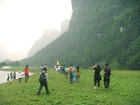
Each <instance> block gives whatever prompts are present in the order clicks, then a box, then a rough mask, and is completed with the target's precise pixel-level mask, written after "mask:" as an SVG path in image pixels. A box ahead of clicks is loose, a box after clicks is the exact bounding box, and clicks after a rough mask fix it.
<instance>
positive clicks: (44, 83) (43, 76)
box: [37, 67, 50, 95]
mask: <svg viewBox="0 0 140 105" xmlns="http://www.w3.org/2000/svg"><path fill="white" fill-rule="evenodd" d="M39 82H40V87H39V89H38V92H37V95H40V92H41V89H42V87H43V86H44V87H45V89H46V94H50V92H49V89H48V74H47V68H46V67H44V70H43V72H42V73H41V74H40V78H39Z"/></svg>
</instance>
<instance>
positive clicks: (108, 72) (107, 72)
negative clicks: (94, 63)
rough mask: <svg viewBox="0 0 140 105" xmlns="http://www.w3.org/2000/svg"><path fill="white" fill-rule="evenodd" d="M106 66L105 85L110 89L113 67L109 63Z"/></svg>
mask: <svg viewBox="0 0 140 105" xmlns="http://www.w3.org/2000/svg"><path fill="white" fill-rule="evenodd" d="M105 66H106V67H105V68H104V86H105V88H107V89H109V84H110V75H111V69H110V68H109V67H108V64H106V65H105Z"/></svg>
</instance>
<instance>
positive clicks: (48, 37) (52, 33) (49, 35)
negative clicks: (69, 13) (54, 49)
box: [28, 20, 69, 57]
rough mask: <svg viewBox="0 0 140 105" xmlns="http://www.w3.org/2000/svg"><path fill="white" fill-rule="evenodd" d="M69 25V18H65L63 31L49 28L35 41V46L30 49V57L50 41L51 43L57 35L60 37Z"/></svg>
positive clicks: (62, 26) (62, 24)
mask: <svg viewBox="0 0 140 105" xmlns="http://www.w3.org/2000/svg"><path fill="white" fill-rule="evenodd" d="M68 27H69V20H64V21H63V22H62V23H61V32H59V31H58V30H56V29H47V30H46V31H45V32H44V33H43V35H42V37H41V38H40V39H38V40H37V41H35V43H34V44H33V47H32V48H31V49H30V51H29V53H28V57H31V56H33V55H34V54H35V53H36V52H37V51H39V50H41V49H42V48H44V47H45V46H47V45H48V44H49V43H51V42H52V41H53V40H55V39H56V38H57V37H59V36H60V35H61V34H63V33H64V32H66V31H67V30H68Z"/></svg>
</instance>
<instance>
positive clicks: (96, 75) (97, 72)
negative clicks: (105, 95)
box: [93, 64, 101, 90]
mask: <svg viewBox="0 0 140 105" xmlns="http://www.w3.org/2000/svg"><path fill="white" fill-rule="evenodd" d="M93 69H94V70H95V71H94V89H95V90H96V82H97V81H98V88H100V80H101V75H100V72H101V68H100V65H99V64H96V66H94V67H93Z"/></svg>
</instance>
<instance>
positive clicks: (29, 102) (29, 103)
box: [0, 68, 140, 105]
mask: <svg viewBox="0 0 140 105" xmlns="http://www.w3.org/2000/svg"><path fill="white" fill-rule="evenodd" d="M33 69H34V68H33ZM33 69H32V70H33ZM35 71H36V74H35V75H33V76H31V77H30V78H29V81H28V83H25V82H24V78H23V79H22V83H21V84H19V83H18V81H17V80H15V81H12V82H8V83H4V84H0V105H140V71H126V70H125V71H117V70H113V71H112V75H111V83H110V89H109V90H107V89H105V88H104V86H103V79H102V80H101V87H100V89H97V90H94V86H93V71H92V70H82V71H81V77H80V84H77V83H76V82H74V83H73V84H70V82H69V78H68V79H65V77H64V75H63V74H56V72H55V71H54V70H53V69H49V70H48V75H49V82H48V87H49V91H50V95H46V94H45V88H43V89H42V91H41V94H40V96H37V95H36V93H37V91H38V88H39V82H38V78H39V72H37V71H39V69H37V68H35ZM101 74H103V71H102V72H101Z"/></svg>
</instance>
